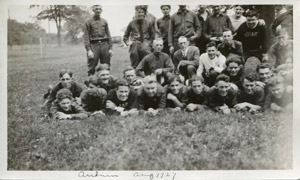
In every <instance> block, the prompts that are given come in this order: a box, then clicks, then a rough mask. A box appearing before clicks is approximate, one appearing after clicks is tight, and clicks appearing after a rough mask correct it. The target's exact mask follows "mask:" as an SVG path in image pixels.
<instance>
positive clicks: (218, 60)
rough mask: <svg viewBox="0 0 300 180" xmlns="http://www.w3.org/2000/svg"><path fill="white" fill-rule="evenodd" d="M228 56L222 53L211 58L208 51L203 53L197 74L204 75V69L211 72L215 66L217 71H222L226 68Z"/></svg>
mask: <svg viewBox="0 0 300 180" xmlns="http://www.w3.org/2000/svg"><path fill="white" fill-rule="evenodd" d="M225 61H226V58H225V56H223V55H222V54H220V55H219V56H215V58H214V59H210V58H209V57H208V54H207V53H203V54H202V55H201V56H200V59H199V67H198V70H197V75H198V76H202V73H203V71H205V72H209V70H210V69H211V68H213V69H214V70H215V71H216V72H218V73H221V71H222V70H223V69H224V68H225Z"/></svg>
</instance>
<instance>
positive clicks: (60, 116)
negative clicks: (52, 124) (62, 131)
mask: <svg viewBox="0 0 300 180" xmlns="http://www.w3.org/2000/svg"><path fill="white" fill-rule="evenodd" d="M55 117H56V118H57V119H59V120H64V119H71V118H72V117H71V115H69V114H65V113H63V112H57V113H56V114H55Z"/></svg>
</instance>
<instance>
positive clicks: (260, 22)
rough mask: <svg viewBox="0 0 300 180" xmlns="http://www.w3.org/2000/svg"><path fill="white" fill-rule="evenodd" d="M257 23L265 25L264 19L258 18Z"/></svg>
mask: <svg viewBox="0 0 300 180" xmlns="http://www.w3.org/2000/svg"><path fill="white" fill-rule="evenodd" d="M258 25H261V26H264V25H266V21H265V20H263V19H259V20H258Z"/></svg>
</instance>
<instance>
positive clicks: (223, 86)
mask: <svg viewBox="0 0 300 180" xmlns="http://www.w3.org/2000/svg"><path fill="white" fill-rule="evenodd" d="M216 86H217V89H218V92H219V95H220V96H223V97H224V96H227V94H228V91H229V89H230V85H229V83H228V82H225V81H219V82H218V83H217V84H216Z"/></svg>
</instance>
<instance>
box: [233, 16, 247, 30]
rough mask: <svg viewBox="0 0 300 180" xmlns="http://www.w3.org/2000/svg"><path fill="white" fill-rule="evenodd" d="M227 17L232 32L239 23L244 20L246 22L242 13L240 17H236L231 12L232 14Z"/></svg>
mask: <svg viewBox="0 0 300 180" xmlns="http://www.w3.org/2000/svg"><path fill="white" fill-rule="evenodd" d="M229 19H230V21H231V24H232V27H233V31H234V32H236V30H237V29H238V28H239V27H240V25H241V24H243V23H244V22H246V20H247V19H246V17H245V16H243V15H242V16H241V17H240V18H238V19H236V16H235V14H233V15H232V16H229Z"/></svg>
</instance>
